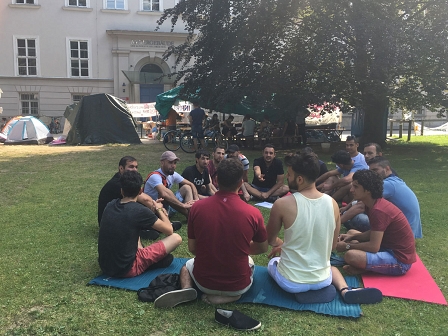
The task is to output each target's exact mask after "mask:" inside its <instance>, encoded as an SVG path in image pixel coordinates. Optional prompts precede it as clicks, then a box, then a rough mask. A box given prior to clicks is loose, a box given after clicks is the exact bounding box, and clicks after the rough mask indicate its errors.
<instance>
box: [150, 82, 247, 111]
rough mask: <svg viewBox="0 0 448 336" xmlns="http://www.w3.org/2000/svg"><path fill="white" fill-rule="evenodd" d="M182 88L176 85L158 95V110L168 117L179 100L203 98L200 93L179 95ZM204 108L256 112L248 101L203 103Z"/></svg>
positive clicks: (156, 106)
mask: <svg viewBox="0 0 448 336" xmlns="http://www.w3.org/2000/svg"><path fill="white" fill-rule="evenodd" d="M181 90H182V85H181V86H178V87H175V88H173V89H171V90H169V91H166V92H163V93H161V94H159V95H157V97H156V105H155V108H156V110H157V111H158V112H159V113H160V115H161V116H162V117H166V116H167V115H168V112H169V111H170V109H171V107H172V106H173V105H176V102H177V101H179V100H186V101H194V100H201V101H202V99H201V98H200V97H199V95H195V96H192V95H190V96H187V97H181V96H180V95H179V93H180V91H181ZM202 107H203V108H206V109H211V110H214V111H217V112H222V113H226V114H240V115H245V114H251V115H253V114H254V113H255V112H254V111H253V110H252V109H251V108H250V107H249V106H248V104H247V103H244V102H240V103H236V104H226V105H225V106H223V107H216V106H210V105H209V104H207V103H203V105H202Z"/></svg>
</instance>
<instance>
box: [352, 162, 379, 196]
mask: <svg viewBox="0 0 448 336" xmlns="http://www.w3.org/2000/svg"><path fill="white" fill-rule="evenodd" d="M353 181H357V182H358V184H359V185H361V186H362V187H363V188H364V190H366V191H370V194H371V195H372V198H373V199H378V198H381V197H383V179H382V177H381V176H380V175H379V174H378V173H376V172H374V171H373V170H368V169H361V170H357V171H356V172H355V173H354V174H353Z"/></svg>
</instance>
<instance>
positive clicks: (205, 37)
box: [159, 0, 448, 143]
mask: <svg viewBox="0 0 448 336" xmlns="http://www.w3.org/2000/svg"><path fill="white" fill-rule="evenodd" d="M168 19H170V20H171V24H172V26H173V27H174V25H176V24H177V22H178V20H179V19H181V20H183V22H184V24H185V26H186V30H187V31H188V33H189V37H188V39H187V40H186V42H185V43H184V44H182V45H180V46H174V47H172V48H171V49H169V50H168V51H167V54H166V56H167V57H168V56H170V55H175V56H176V69H177V72H176V75H177V80H182V81H183V82H184V87H183V92H184V93H190V94H191V93H196V92H198V89H200V92H201V94H200V96H201V97H202V99H204V100H206V101H207V104H208V105H209V106H223V105H226V104H227V105H228V104H231V103H235V102H239V101H241V100H242V99H245V101H247V102H249V103H250V104H251V105H252V106H253V107H255V108H258V109H260V110H261V109H264V110H271V111H277V112H278V113H279V114H282V113H283V114H294V113H295V112H296V111H297V108H298V107H300V106H304V105H306V104H309V103H315V102H322V101H333V102H338V103H341V104H342V103H346V104H347V105H350V106H354V107H359V108H361V109H363V110H364V112H365V114H364V115H365V123H364V134H363V136H364V140H365V141H375V142H378V143H382V142H383V141H384V140H385V131H384V129H383V126H384V121H385V120H386V119H385V118H386V115H387V111H388V108H389V107H399V108H405V109H408V110H419V109H420V108H421V106H426V107H428V108H430V109H435V108H439V107H441V106H442V105H443V104H444V103H445V104H446V99H447V97H446V90H447V83H448V78H447V65H448V57H447V56H448V55H447V53H448V40H447V36H448V1H447V0H426V1H418V0H408V1H396V0H388V1H386V0H376V1H373V0H352V1H343V0H313V1H311V0H310V1H307V0H277V1H273V0H270V1H268V0H250V1H249V0H239V1H234V0H181V1H179V3H178V4H177V5H176V6H175V7H174V8H171V9H168V10H166V11H165V13H164V14H163V16H162V17H161V19H160V20H159V24H163V23H164V22H165V21H166V20H168Z"/></svg>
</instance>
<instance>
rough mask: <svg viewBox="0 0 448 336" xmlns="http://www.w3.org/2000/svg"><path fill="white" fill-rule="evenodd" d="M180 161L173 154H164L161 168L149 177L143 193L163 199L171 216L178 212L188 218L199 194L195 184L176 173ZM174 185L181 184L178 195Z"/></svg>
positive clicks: (153, 197)
mask: <svg viewBox="0 0 448 336" xmlns="http://www.w3.org/2000/svg"><path fill="white" fill-rule="evenodd" d="M179 160H180V159H179V158H178V157H177V156H176V154H174V153H173V152H171V151H166V152H163V154H162V156H161V157H160V168H159V169H157V170H156V171H154V172H152V173H150V174H149V175H148V177H147V179H146V182H145V187H144V189H143V192H144V193H145V194H147V195H149V196H151V197H152V199H156V200H157V199H160V198H161V199H163V205H164V206H165V208H166V209H168V211H169V216H172V215H174V214H175V213H176V211H178V212H180V213H181V214H183V215H184V216H185V217H188V211H189V209H190V208H191V206H192V205H193V203H194V201H195V200H198V192H197V190H196V187H195V186H194V184H193V183H191V182H190V181H188V180H187V179H184V178H183V177H182V176H180V175H179V174H178V173H176V172H175V169H176V165H177V162H178V161H179ZM173 184H179V190H178V191H177V192H176V194H174V193H173V192H172V191H171V187H172V186H173Z"/></svg>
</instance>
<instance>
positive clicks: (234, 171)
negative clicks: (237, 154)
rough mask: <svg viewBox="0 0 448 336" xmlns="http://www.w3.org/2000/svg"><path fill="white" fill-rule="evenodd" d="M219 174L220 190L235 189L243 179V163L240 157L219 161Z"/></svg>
mask: <svg viewBox="0 0 448 336" xmlns="http://www.w3.org/2000/svg"><path fill="white" fill-rule="evenodd" d="M217 174H218V185H219V189H220V190H227V191H232V190H235V189H236V188H237V187H238V184H239V183H240V181H241V180H242V179H243V164H242V163H241V161H240V160H239V159H238V158H228V159H227V160H223V161H221V162H220V163H219V165H218V169H217Z"/></svg>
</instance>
